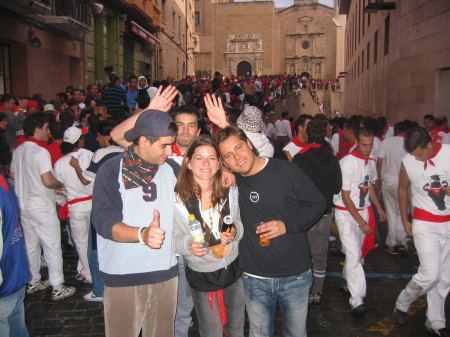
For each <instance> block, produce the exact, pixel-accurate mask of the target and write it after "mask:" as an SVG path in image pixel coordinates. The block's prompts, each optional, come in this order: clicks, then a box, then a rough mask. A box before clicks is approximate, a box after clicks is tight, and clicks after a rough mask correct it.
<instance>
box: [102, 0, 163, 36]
mask: <svg viewBox="0 0 450 337" xmlns="http://www.w3.org/2000/svg"><path fill="white" fill-rule="evenodd" d="M111 2H112V3H114V4H115V5H117V6H118V7H119V8H121V9H122V10H123V11H124V12H125V13H127V14H128V15H129V17H131V18H133V19H134V20H136V21H138V22H139V24H141V25H143V26H144V28H146V29H150V30H152V31H153V30H156V29H157V28H158V27H159V26H160V24H161V9H160V8H159V7H158V6H157V5H156V1H155V0H111Z"/></svg>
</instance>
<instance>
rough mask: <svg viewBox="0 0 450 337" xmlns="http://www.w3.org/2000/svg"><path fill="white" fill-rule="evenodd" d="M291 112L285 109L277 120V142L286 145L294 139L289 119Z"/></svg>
mask: <svg viewBox="0 0 450 337" xmlns="http://www.w3.org/2000/svg"><path fill="white" fill-rule="evenodd" d="M288 115H289V112H287V111H283V112H282V113H281V118H280V119H279V120H277V121H276V122H275V132H276V134H277V142H278V143H279V144H280V145H281V147H284V146H285V145H286V144H287V143H289V141H290V140H291V139H292V130H291V123H290V122H289V120H288V119H287V118H288Z"/></svg>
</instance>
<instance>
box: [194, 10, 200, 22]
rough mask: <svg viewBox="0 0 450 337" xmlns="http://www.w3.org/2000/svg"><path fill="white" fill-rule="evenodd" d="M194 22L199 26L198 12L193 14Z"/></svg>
mask: <svg viewBox="0 0 450 337" xmlns="http://www.w3.org/2000/svg"><path fill="white" fill-rule="evenodd" d="M194 20H195V24H196V25H199V24H200V12H195V13H194Z"/></svg>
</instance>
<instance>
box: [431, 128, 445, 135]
mask: <svg viewBox="0 0 450 337" xmlns="http://www.w3.org/2000/svg"><path fill="white" fill-rule="evenodd" d="M441 131H442V132H445V129H444V128H443V127H442V126H433V127H432V128H431V130H430V133H431V134H434V133H438V132H441Z"/></svg>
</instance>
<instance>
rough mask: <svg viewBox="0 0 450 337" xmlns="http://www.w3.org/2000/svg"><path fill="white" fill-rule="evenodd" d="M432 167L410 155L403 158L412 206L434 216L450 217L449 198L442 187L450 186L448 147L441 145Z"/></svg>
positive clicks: (449, 150) (449, 149)
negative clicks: (409, 184)
mask: <svg viewBox="0 0 450 337" xmlns="http://www.w3.org/2000/svg"><path fill="white" fill-rule="evenodd" d="M431 160H432V161H433V164H434V166H433V165H431V164H430V163H427V168H426V169H425V165H424V164H425V163H424V162H422V161H419V160H416V158H415V157H414V156H412V155H411V154H407V155H406V156H405V157H404V158H403V165H404V166H405V169H406V172H407V174H408V177H409V180H410V182H411V190H412V205H413V206H414V207H418V208H421V209H423V210H425V211H427V212H430V213H432V214H435V215H450V196H448V195H446V194H445V192H444V191H443V190H442V187H447V186H449V185H450V174H449V173H450V145H449V144H443V145H442V148H441V149H440V150H439V152H438V153H437V155H436V156H435V157H434V158H431Z"/></svg>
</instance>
